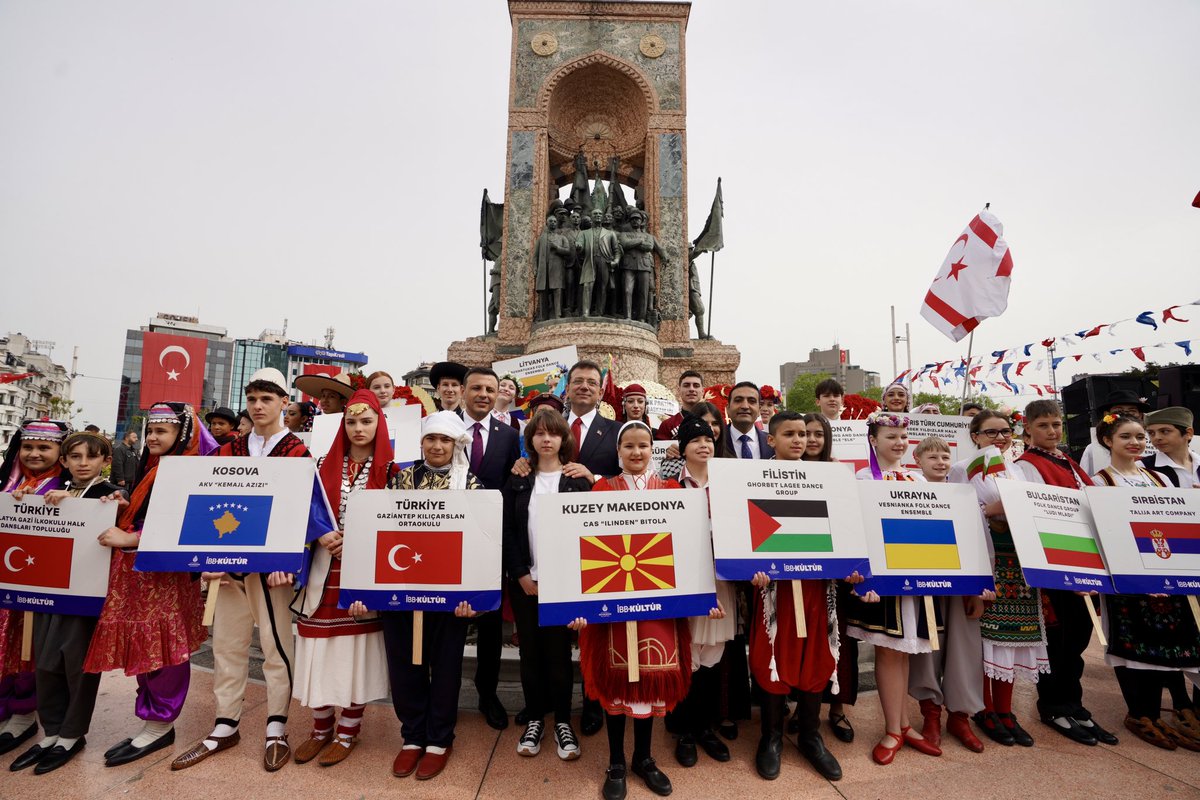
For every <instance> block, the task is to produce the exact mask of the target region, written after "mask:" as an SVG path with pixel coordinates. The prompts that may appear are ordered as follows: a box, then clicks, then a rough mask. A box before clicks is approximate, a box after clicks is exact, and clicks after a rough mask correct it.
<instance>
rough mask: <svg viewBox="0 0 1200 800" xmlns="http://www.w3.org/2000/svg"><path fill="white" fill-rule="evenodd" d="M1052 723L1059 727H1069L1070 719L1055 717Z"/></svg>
mask: <svg viewBox="0 0 1200 800" xmlns="http://www.w3.org/2000/svg"><path fill="white" fill-rule="evenodd" d="M1054 724H1055V725H1057V726H1058V727H1060V728H1070V727H1071V721H1070V720H1069V719H1067V718H1066V717H1055V718H1054Z"/></svg>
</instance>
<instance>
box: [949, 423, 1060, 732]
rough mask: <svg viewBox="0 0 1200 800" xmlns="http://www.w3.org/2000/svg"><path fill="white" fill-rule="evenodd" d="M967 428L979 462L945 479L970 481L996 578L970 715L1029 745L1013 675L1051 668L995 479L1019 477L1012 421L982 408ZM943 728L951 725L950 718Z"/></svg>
mask: <svg viewBox="0 0 1200 800" xmlns="http://www.w3.org/2000/svg"><path fill="white" fill-rule="evenodd" d="M969 430H970V434H971V441H972V442H974V444H975V446H976V447H978V448H979V449H980V450H981V451H983V461H982V464H983V466H982V468H976V469H973V470H969V469H968V466H969V465H968V462H966V461H960V462H959V463H957V464H955V465H954V466H953V467H951V468H950V475H949V478H948V480H949V481H950V482H951V483H969V484H970V485H971V487H972V488H973V489H974V490H975V496H976V497H977V498H978V500H979V508H980V512H981V513H982V514H983V517H984V521H985V523H986V524H987V529H988V532H989V534H990V535H989V537H988V542H989V544H990V548H989V549H990V550H991V552H992V559H993V560H992V575H993V577H994V578H995V581H996V600H995V602H994V603H992V604H991V605H988V606H986V607H985V608H984V611H983V615H982V616H981V617H980V618H979V632H980V637H981V638H982V639H983V673H984V680H983V710H982V711H979V712H977V713H976V714H975V715H974V716H973V717H972V719H974V720H975V724H976V725H978V726H979V727H980V728H981V729H982V730H983V732H984V733H986V734H987V735H988V738H990V739H992V740H993V741H995V742H997V743H999V744H1002V745H1005V746H1007V747H1011V746H1012V745H1014V744H1019V745H1021V746H1023V747H1032V746H1033V737H1032V736H1030V735H1029V733H1028V732H1027V731H1026V730H1025V729H1024V728H1022V727H1021V724H1020V723H1019V722H1017V718H1016V716H1015V715H1014V714H1013V710H1012V696H1013V688H1014V685H1015V683H1016V681H1017V679H1020V680H1024V681H1028V682H1030V683H1037V682H1038V678H1039V675H1042V674H1045V673H1048V672H1049V671H1050V662H1049V661H1048V660H1047V656H1046V624H1045V620H1044V619H1043V616H1042V599H1041V593H1040V592H1039V591H1038V590H1037V589H1034V588H1032V587H1030V586H1029V584H1027V583H1025V578H1024V576H1023V575H1022V574H1021V563H1020V562H1019V561H1018V560H1017V550H1016V546H1015V545H1014V544H1013V539H1012V533H1010V532H1009V529H1008V521H1007V520H1006V519H1005V518H1004V507H1003V506H1002V505H1001V504H1000V491H999V490H998V489H997V488H996V482H997V481H1001V480H1009V479H1014V478H1016V479H1019V478H1020V476H1019V475H1018V474H1016V473H1015V472H1014V471H1013V470H1012V469H1011V468H1010V467H1009V466H1008V463H1009V462H1008V460H1007V459H1006V458H1005V454H1006V453H1007V452H1008V450H1009V448H1010V447H1011V446H1012V442H1013V429H1012V423H1011V422H1010V421H1009V419H1008V418H1007V417H1005V416H1003V415H1001V414H999V413H997V412H995V411H992V410H991V409H984V410H983V411H980V412H979V413H978V414H976V415H975V416H974V417H972V418H971V427H970V429H969ZM953 719H954V716H953V713H952V714H951V721H953ZM955 725H957V723H955ZM947 729H950V730H953V728H951V724H950V723H947ZM960 738H961V737H960Z"/></svg>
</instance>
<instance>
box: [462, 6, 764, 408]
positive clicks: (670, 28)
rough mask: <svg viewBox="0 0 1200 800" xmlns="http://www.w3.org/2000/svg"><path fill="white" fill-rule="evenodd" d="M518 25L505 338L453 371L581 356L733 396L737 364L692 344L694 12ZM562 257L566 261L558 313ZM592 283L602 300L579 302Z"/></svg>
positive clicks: (528, 11)
mask: <svg viewBox="0 0 1200 800" xmlns="http://www.w3.org/2000/svg"><path fill="white" fill-rule="evenodd" d="M508 9H509V17H510V19H511V21H512V54H511V66H510V77H509V109H508V164H507V174H506V179H505V191H504V215H503V223H502V245H501V253H500V258H499V260H498V261H497V265H498V266H499V267H500V287H499V298H498V308H497V309H496V311H497V312H498V324H497V325H496V328H495V330H494V331H490V332H489V333H488V334H487V335H485V336H477V337H473V338H470V339H466V340H464V341H457V342H454V343H452V344H451V345H450V347H449V349H448V357H449V358H450V359H451V360H453V361H458V362H461V363H464V364H490V363H491V362H492V361H495V360H499V359H503V358H512V357H514V356H520V355H523V354H525V353H534V352H538V351H541V350H548V349H551V348H555V347H562V346H566V345H572V344H573V345H576V346H577V347H578V349H579V353H580V355H581V357H586V358H593V359H595V360H597V361H601V362H602V363H606V362H607V356H608V355H610V354H611V355H613V356H614V357H616V359H617V362H618V368H617V373H618V378H619V379H620V380H622V381H627V380H630V379H641V380H652V381H657V382H659V383H662V384H664V385H666V386H674V385H675V384H676V383H677V381H678V376H679V374H680V373H681V372H682V371H683V370H685V369H689V368H691V369H699V370H700V371H701V372H702V373H703V374H704V377H705V381H706V382H707V383H709V384H714V383H728V382H731V381H733V379H734V375H735V372H736V371H737V367H738V364H739V362H740V360H741V356H740V354H739V353H738V350H737V348H736V347H733V346H731V345H725V344H722V343H721V342H719V341H717V340H715V339H701V338H695V339H693V338H692V337H691V335H690V330H689V325H688V302H689V274H688V270H689V259H688V255H689V242H688V233H687V223H688V216H687V94H686V82H685V75H686V70H685V63H686V62H685V56H686V32H687V22H688V15H689V13H690V12H691V4H690V3H654V2H634V3H631V2H566V1H564V2H538V1H537V0H509V3H508ZM591 179H594V180H595V186H594V188H593V187H592V186H590V180H591ZM605 179H607V181H608V186H607V188H605V187H604V186H603V184H602V181H603V180H605ZM630 198H632V202H630ZM593 200H595V201H596V202H597V203H598V204H603V205H604V206H605V207H604V208H598V207H597V208H594V207H593V205H592V203H593ZM593 212H595V213H593ZM576 218H578V219H579V220H580V222H579V224H577V225H576V224H573V223H572V220H574V219H576ZM549 219H555V220H557V221H558V222H560V223H561V224H552V223H549V222H548V220H549ZM592 220H594V221H592ZM597 229H599V230H597ZM551 242H553V243H554V248H553V250H551V249H550V243H551ZM563 243H570V245H571V246H570V247H569V248H563V247H562V245H563ZM623 245H625V246H627V247H628V248H629V251H628V252H627V251H626V250H625V249H623ZM564 249H566V250H567V251H568V252H567V253H566V254H564V253H563V251H564ZM571 251H573V252H571ZM552 255H553V256H554V257H555V258H557V257H561V258H562V259H563V261H564V263H563V265H562V269H561V275H562V278H563V286H562V296H561V301H560V302H558V303H555V302H554V300H553V297H554V295H553V293H552V291H553V290H552V287H551V284H549V283H547V280H548V279H549V277H550V276H551V275H555V276H557V275H558V274H559V273H560V270H559V269H558V263H557V261H554V260H552V259H551V258H550V256H552ZM539 259H540V261H541V269H542V273H541V274H540V275H539V272H538V268H539ZM583 280H592V281H601V280H604V281H606V284H605V285H604V287H603V291H601V290H600V289H599V288H595V287H594V286H589V287H588V289H589V291H588V292H587V296H586V297H585V296H583V292H582V291H581V281H583ZM539 289H540V290H541V295H539Z"/></svg>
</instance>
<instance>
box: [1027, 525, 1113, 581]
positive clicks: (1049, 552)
mask: <svg viewBox="0 0 1200 800" xmlns="http://www.w3.org/2000/svg"><path fill="white" fill-rule="evenodd" d="M1034 524H1035V525H1037V530H1038V538H1039V539H1040V540H1041V543H1042V551H1043V552H1044V553H1045V555H1046V563H1047V564H1049V565H1050V566H1057V567H1083V568H1085V569H1099V570H1102V569H1104V559H1102V558H1101V557H1100V546H1099V545H1098V544H1097V543H1096V534H1095V533H1093V531H1092V529H1091V526H1089V525H1086V524H1085V523H1082V522H1076V521H1074V520H1069V519H1047V518H1044V517H1037V518H1035V519H1034Z"/></svg>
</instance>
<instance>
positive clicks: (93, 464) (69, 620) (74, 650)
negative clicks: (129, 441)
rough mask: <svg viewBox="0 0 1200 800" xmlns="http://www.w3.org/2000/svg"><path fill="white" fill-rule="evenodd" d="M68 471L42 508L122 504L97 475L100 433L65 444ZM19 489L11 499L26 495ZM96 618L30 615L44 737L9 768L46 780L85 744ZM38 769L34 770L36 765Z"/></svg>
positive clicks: (102, 447)
mask: <svg viewBox="0 0 1200 800" xmlns="http://www.w3.org/2000/svg"><path fill="white" fill-rule="evenodd" d="M59 460H60V461H61V462H62V465H63V467H65V468H66V473H65V474H64V481H63V485H64V487H65V488H63V489H55V490H53V491H50V492H48V493H47V494H46V495H45V497H46V504H47V505H50V506H56V505H58V504H59V503H61V502H62V501H63V499H64V498H66V497H84V498H90V499H99V500H101V501H102V502H118V501H121V502H123V501H124V499H125V495H124V493H122V492H121V487H119V486H117V485H116V484H115V483H109V482H108V481H106V480H104V479H103V478H102V477H101V476H100V473H101V471H102V470H103V469H104V467H105V466H107V465H108V464H109V463H111V462H112V445H111V444H109V441H108V439H106V438H104V437H103V436H101V435H100V434H98V433H86V432H78V433H72V434H70V435H69V436H67V438H66V439H64V440H63V443H62V456H61V457H60V459H59ZM24 494H25V493H24V492H23V491H22V490H20V489H18V490H17V491H15V492H13V497H14V498H15V499H17V500H20V499H21V498H22V497H23V496H24ZM96 622H97V618H96V617H91V616H80V615H77V614H60V613H45V614H35V615H34V616H33V652H34V664H35V667H36V673H35V674H36V676H37V698H38V716H39V717H41V723H42V728H43V729H44V730H45V738H43V739H42V740H41V741H40V742H38V743H37V744H35V745H34V746H33V747H31V748H29V749H28V750H26V751H25V752H24V753H22V754H21V755H20V756H18V757H17V758H16V760H15V761H13V762H12V764H10V765H9V769H10V770H12V771H14V772H16V771H17V770H22V769H25V768H27V767H31V766H33V767H34V772H35V773H36V774H38V775H44V774H45V773H47V772H51V771H53V770H56V769H58V768H59V767H61V766H62V765H63V764H66V763H67V762H68V761H70V760H71V759H72V758H74V757H75V755H76V754H78V753H79V751H80V750H82V749H83V748H84V746H85V745H86V744H87V742H86V740H85V739H84V734H86V733H87V731H88V727H89V725H90V724H91V720H92V711H93V709H94V708H95V706H96V692H97V690H99V688H100V676H99V675H96V674H93V673H87V672H84V670H83V662H84V658H85V657H86V656H87V651H88V646H89V645H90V644H91V642H92V634H93V633H94V632H95V630H96ZM34 765H36V766H34Z"/></svg>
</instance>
